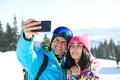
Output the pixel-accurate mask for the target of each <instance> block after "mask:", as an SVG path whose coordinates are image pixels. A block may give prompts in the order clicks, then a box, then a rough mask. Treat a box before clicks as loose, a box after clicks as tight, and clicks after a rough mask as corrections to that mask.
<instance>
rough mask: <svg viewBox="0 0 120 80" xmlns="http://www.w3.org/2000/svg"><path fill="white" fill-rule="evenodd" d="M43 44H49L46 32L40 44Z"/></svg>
mask: <svg viewBox="0 0 120 80" xmlns="http://www.w3.org/2000/svg"><path fill="white" fill-rule="evenodd" d="M43 44H50V39H49V38H48V37H47V35H46V34H45V35H44V38H43V41H42V43H41V45H43Z"/></svg>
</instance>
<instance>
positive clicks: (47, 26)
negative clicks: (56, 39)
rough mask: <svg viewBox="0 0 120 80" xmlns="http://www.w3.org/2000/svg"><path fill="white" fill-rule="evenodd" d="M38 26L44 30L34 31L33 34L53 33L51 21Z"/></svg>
mask: <svg viewBox="0 0 120 80" xmlns="http://www.w3.org/2000/svg"><path fill="white" fill-rule="evenodd" d="M37 26H41V27H42V29H37V30H32V31H33V32H50V31H51V21H50V20H47V21H41V24H40V25H37Z"/></svg>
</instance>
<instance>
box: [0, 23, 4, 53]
mask: <svg viewBox="0 0 120 80" xmlns="http://www.w3.org/2000/svg"><path fill="white" fill-rule="evenodd" d="M3 38H4V32H3V28H2V23H1V21H0V51H3V45H4V44H3V41H4V39H3Z"/></svg>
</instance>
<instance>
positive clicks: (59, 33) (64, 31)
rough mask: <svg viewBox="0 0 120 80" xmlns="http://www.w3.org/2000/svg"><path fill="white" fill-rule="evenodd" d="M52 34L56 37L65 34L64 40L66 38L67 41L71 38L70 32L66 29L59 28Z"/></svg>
mask: <svg viewBox="0 0 120 80" xmlns="http://www.w3.org/2000/svg"><path fill="white" fill-rule="evenodd" d="M53 33H54V34H56V35H61V34H63V33H65V36H66V38H68V39H69V40H70V39H71V38H72V37H73V33H72V31H71V30H70V29H68V28H66V27H59V28H57V29H56V30H55V31H54V32H53Z"/></svg>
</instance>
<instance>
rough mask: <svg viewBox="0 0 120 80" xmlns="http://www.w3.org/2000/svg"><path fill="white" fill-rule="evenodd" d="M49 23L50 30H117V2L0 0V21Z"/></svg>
mask: <svg viewBox="0 0 120 80" xmlns="http://www.w3.org/2000/svg"><path fill="white" fill-rule="evenodd" d="M14 14H15V15H16V17H17V21H18V25H19V24H20V22H21V20H22V18H23V19H24V20H27V19H28V18H36V19H38V20H51V21H52V30H53V29H54V28H55V27H58V26H61V25H64V26H68V27H70V28H72V29H82V28H83V29H84V28H100V27H103V28H104V27H107V28H111V27H120V0H0V21H1V22H2V23H3V24H6V22H9V23H11V24H12V22H13V16H14Z"/></svg>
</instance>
